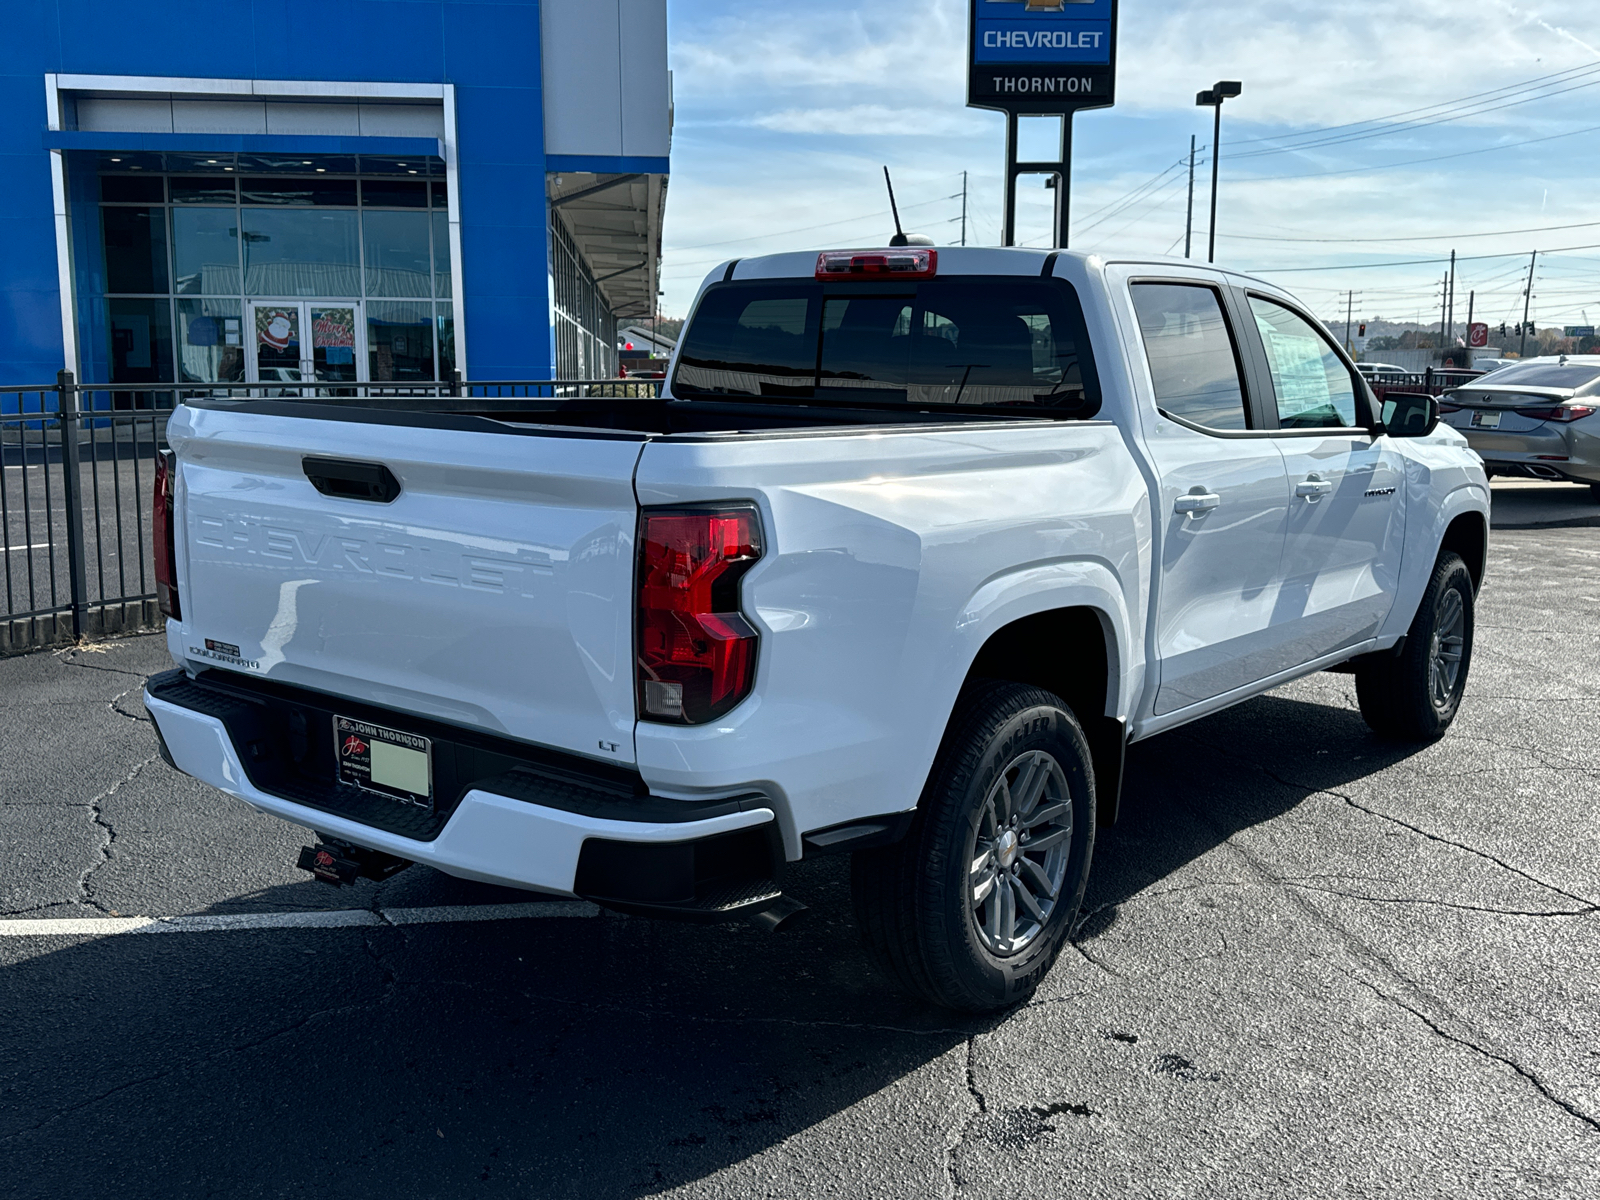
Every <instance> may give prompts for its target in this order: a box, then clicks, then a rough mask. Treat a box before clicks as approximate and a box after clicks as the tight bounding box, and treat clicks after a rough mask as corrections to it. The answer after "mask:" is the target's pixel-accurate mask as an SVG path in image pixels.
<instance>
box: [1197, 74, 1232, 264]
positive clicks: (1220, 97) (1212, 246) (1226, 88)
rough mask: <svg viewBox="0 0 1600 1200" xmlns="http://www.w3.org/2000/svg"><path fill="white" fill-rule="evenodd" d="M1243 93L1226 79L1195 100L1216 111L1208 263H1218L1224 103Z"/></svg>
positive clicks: (1213, 130)
mask: <svg viewBox="0 0 1600 1200" xmlns="http://www.w3.org/2000/svg"><path fill="white" fill-rule="evenodd" d="M1243 91H1244V84H1242V83H1240V82H1239V81H1238V80H1236V79H1224V80H1220V81H1219V82H1217V83H1215V84H1213V85H1212V87H1211V90H1210V91H1206V92H1200V93H1198V94H1197V95H1196V96H1195V98H1194V102H1195V104H1196V105H1197V106H1199V107H1200V108H1211V109H1213V110H1215V112H1214V121H1213V124H1212V131H1211V228H1210V230H1209V231H1208V234H1207V237H1208V239H1209V240H1208V248H1207V253H1206V261H1207V262H1216V261H1217V170H1218V167H1219V165H1220V164H1221V161H1222V102H1223V101H1224V100H1229V99H1232V98H1233V97H1235V96H1238V95H1240V94H1241V93H1242V92H1243Z"/></svg>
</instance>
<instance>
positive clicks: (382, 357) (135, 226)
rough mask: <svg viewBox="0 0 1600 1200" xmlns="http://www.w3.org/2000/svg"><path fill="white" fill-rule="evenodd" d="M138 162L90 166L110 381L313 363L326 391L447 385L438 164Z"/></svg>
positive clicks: (448, 287)
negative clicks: (370, 168) (344, 386)
mask: <svg viewBox="0 0 1600 1200" xmlns="http://www.w3.org/2000/svg"><path fill="white" fill-rule="evenodd" d="M132 157H135V156H131V155H120V154H119V155H112V156H110V157H109V158H107V157H105V156H102V157H101V160H100V162H99V166H100V169H101V170H102V171H104V172H105V173H104V174H101V175H100V176H99V179H98V184H97V186H98V188H99V194H100V200H101V204H100V210H99V218H98V219H99V225H100V229H99V232H100V235H101V244H100V250H101V258H100V263H101V264H103V266H104V291H103V297H104V300H103V303H104V304H105V305H106V307H105V308H104V309H102V310H101V311H102V312H103V313H104V314H105V317H106V320H105V324H104V325H103V326H102V329H103V330H104V332H99V333H98V334H97V338H98V339H101V340H102V342H104V341H109V343H110V345H109V347H108V348H109V351H110V353H109V355H108V356H107V357H108V359H109V363H110V380H109V381H110V382H115V383H123V384H128V383H132V384H141V383H149V384H151V385H157V384H166V383H171V382H173V381H177V382H180V383H183V384H193V385H205V384H211V383H217V384H221V383H232V382H243V381H245V380H250V379H255V378H257V377H258V375H259V377H260V378H261V379H262V380H263V381H267V380H268V379H290V378H298V377H299V375H300V374H301V373H302V372H307V371H311V370H312V368H313V365H314V367H315V377H316V378H317V379H319V380H323V379H326V380H332V381H335V382H358V381H360V380H365V379H368V378H370V379H371V380H372V381H373V382H391V383H404V382H406V381H417V382H422V381H431V380H434V379H439V378H448V377H449V373H450V372H451V371H452V370H453V369H454V368H455V365H456V363H455V326H454V319H453V318H454V314H453V311H452V309H451V306H450V304H449V303H448V300H449V298H450V296H451V295H452V294H453V291H454V288H453V282H454V281H453V280H452V278H451V271H450V224H449V217H448V215H447V213H446V211H445V207H444V205H445V201H446V195H445V190H444V185H443V183H442V182H441V181H440V180H439V178H438V176H439V173H440V171H441V169H442V168H440V167H439V165H438V164H435V163H432V162H426V161H421V160H418V161H409V160H408V161H400V160H394V161H392V162H391V161H388V160H378V161H377V162H376V163H375V169H374V172H373V173H372V174H367V173H366V172H364V171H363V172H361V173H360V177H359V178H357V177H356V176H357V173H358V172H357V165H356V163H355V160H353V159H352V160H348V161H347V160H340V159H334V158H328V157H326V156H308V157H307V158H306V159H298V158H293V159H291V158H289V157H287V156H272V157H268V156H249V155H242V156H241V155H227V154H216V155H204V154H196V155H186V156H174V155H170V154H169V155H165V156H162V155H152V156H146V157H147V158H149V159H150V162H149V163H148V164H137V163H132ZM180 159H181V161H178V160H180ZM130 164H131V165H130ZM141 165H148V167H149V168H150V173H149V174H144V173H143V172H139V173H135V168H137V167H139V166H141ZM239 171H244V172H249V173H248V174H243V175H241V174H237V173H236V172H239ZM430 175H431V176H433V178H432V179H430V178H429V176H430ZM98 265H99V264H97V266H98ZM439 299H443V300H445V301H446V303H443V304H441V303H437V302H436V301H437V300H439ZM296 301H298V303H296ZM280 310H281V311H280ZM263 316H265V318H266V324H265V325H264V326H263V327H262V328H261V329H257V328H256V327H255V326H256V325H257V323H258V320H259V319H261V318H263ZM280 326H284V328H280ZM280 343H281V344H280ZM280 360H281V361H280ZM291 360H292V361H291ZM310 377H311V376H309V375H308V378H310ZM129 394H130V395H132V393H129Z"/></svg>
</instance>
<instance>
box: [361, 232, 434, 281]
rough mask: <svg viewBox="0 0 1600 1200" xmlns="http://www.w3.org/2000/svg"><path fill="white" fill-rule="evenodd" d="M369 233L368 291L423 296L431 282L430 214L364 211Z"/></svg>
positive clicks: (367, 242)
mask: <svg viewBox="0 0 1600 1200" xmlns="http://www.w3.org/2000/svg"><path fill="white" fill-rule="evenodd" d="M361 227H362V232H363V233H364V234H365V236H366V251H367V295H369V296H422V297H426V296H427V295H428V294H429V291H430V288H429V286H428V214H427V213H421V212H372V211H367V212H364V213H362V214H361Z"/></svg>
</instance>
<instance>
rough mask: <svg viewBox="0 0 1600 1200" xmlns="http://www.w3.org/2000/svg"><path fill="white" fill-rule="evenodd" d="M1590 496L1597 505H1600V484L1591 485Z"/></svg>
mask: <svg viewBox="0 0 1600 1200" xmlns="http://www.w3.org/2000/svg"><path fill="white" fill-rule="evenodd" d="M1589 495H1591V496H1593V497H1594V501H1595V503H1596V504H1600V483H1591V484H1590V485H1589Z"/></svg>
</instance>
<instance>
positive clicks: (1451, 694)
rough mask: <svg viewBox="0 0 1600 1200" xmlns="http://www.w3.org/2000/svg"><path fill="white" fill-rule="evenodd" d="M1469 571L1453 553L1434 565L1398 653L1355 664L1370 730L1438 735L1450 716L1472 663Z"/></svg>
mask: <svg viewBox="0 0 1600 1200" xmlns="http://www.w3.org/2000/svg"><path fill="white" fill-rule="evenodd" d="M1474 598H1475V597H1474V594H1473V590H1472V575H1471V573H1470V572H1469V571H1468V570H1467V564H1466V563H1464V562H1462V561H1461V558H1460V556H1459V555H1456V554H1451V553H1448V552H1447V553H1444V554H1441V555H1440V556H1439V561H1438V562H1437V563H1436V564H1435V565H1434V568H1433V577H1432V578H1431V579H1430V580H1429V581H1428V588H1427V590H1426V591H1425V592H1424V593H1423V596H1422V603H1421V604H1420V605H1419V606H1418V607H1417V615H1416V616H1415V617H1414V618H1413V619H1412V621H1411V628H1410V630H1409V631H1408V632H1407V633H1406V642H1405V648H1404V649H1403V650H1402V651H1401V652H1400V654H1399V655H1389V654H1378V655H1373V656H1370V657H1369V658H1368V659H1367V660H1366V661H1364V662H1362V663H1360V665H1359V666H1357V668H1356V700H1357V702H1358V703H1359V704H1360V706H1361V716H1362V717H1363V718H1364V719H1365V720H1366V722H1367V724H1368V725H1369V726H1371V728H1372V730H1373V732H1374V733H1377V734H1379V735H1381V736H1383V737H1388V738H1394V739H1396V740H1398V741H1406V742H1426V741H1432V740H1433V739H1435V738H1437V737H1441V736H1443V734H1444V731H1445V730H1447V729H1449V728H1450V723H1451V722H1452V721H1454V720H1455V718H1456V712H1457V711H1458V710H1459V709H1460V707H1461V697H1462V695H1463V694H1464V693H1465V692H1466V688H1467V672H1468V670H1469V668H1470V667H1471V665H1472V630H1473V603H1474Z"/></svg>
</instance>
